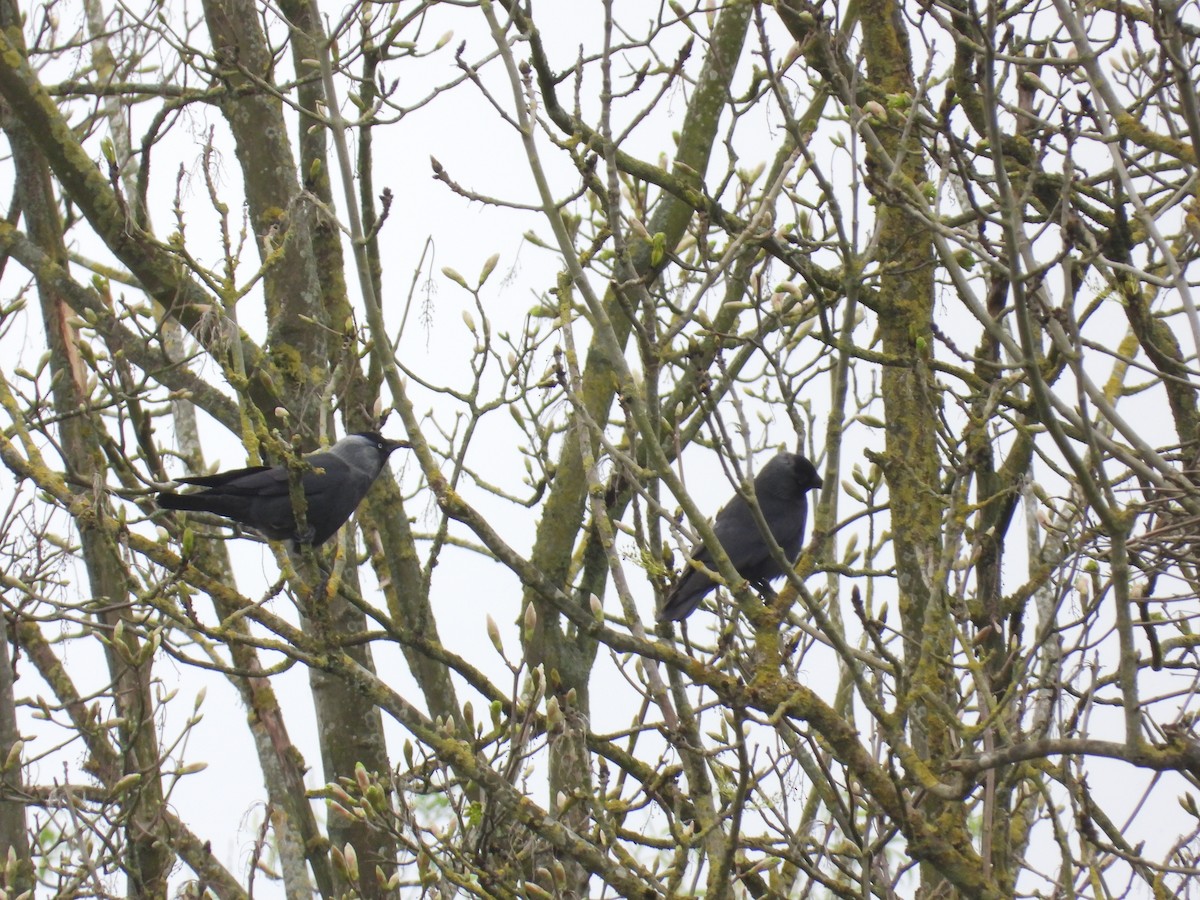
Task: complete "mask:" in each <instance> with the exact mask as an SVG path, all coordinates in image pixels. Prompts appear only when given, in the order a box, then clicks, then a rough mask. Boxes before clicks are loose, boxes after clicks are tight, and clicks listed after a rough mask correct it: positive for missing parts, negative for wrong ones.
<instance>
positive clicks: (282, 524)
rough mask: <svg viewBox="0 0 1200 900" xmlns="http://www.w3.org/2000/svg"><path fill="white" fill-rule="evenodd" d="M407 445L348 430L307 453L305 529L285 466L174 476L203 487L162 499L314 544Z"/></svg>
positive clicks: (348, 513) (173, 506)
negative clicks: (327, 445)
mask: <svg viewBox="0 0 1200 900" xmlns="http://www.w3.org/2000/svg"><path fill="white" fill-rule="evenodd" d="M407 446H409V445H408V443H407V442H406V441H389V440H388V439H387V438H384V437H381V436H380V435H379V434H378V433H376V432H374V431H364V432H359V433H357V434H351V435H347V436H346V437H344V438H342V439H341V440H340V441H338V442H337V443H336V444H334V445H333V446H332V447H330V448H329V449H328V450H322V451H320V452H318V453H310V454H308V455H307V456H305V457H304V462H305V463H307V464H308V466H309V467H310V468H309V470H308V471H306V472H304V473H303V474H302V475H301V476H300V484H301V486H302V487H303V488H304V497H305V499H306V500H307V503H308V510H307V512H306V513H305V519H306V521H307V529H306V530H305V531H304V533H297V532H298V529H297V526H296V516H295V512H294V511H293V510H292V498H291V495H290V493H289V483H288V468H287V466H250V467H249V468H246V469H234V470H232V471H229V472H218V473H217V474H216V475H199V476H194V477H190V478H179V479H176V480H177V481H181V482H183V483H184V484H193V485H197V486H199V487H202V488H205V490H203V491H196V492H195V493H189V494H174V493H162V494H159V495H158V505H159V506H161V507H162V508H164V509H186V510H198V511H201V512H209V513H215V514H216V515H218V516H224V517H225V518H227V519H233V520H234V521H235V522H240V523H241V524H242V525H248V526H249V527H250V528H253V529H254V530H255V531H257V532H259V533H260V534H262V535H263V536H264V537H266V538H269V539H271V540H274V541H283V540H288V539H290V540H292V541H293V542H294V543H295V544H296V546H297V547H299V546H300V545H302V544H312V545H313V546H314V547H316V546H319V545H321V544H323V543H325V542H326V541H327V540H329V539H330V538H331V537H333V535H334V533H335V532H336V531H337V530H338V529H339V528H341V527H342V525H344V524H345V523H346V520H347V519H349V518H350V516H351V514H352V513H353V512H354V510H356V509H357V508H358V504H359V503H361V502H362V499H363V497H365V496H366V495H367V490H368V489H369V488H370V487H371V485H372V484H373V483H374V481H375V479H376V478H378V477H379V473H380V472H382V471H383V467H384V464H385V463H387V459H388V457H389V456H390V455H391V453H392V451H393V450H395V449H397V448H398V447H407Z"/></svg>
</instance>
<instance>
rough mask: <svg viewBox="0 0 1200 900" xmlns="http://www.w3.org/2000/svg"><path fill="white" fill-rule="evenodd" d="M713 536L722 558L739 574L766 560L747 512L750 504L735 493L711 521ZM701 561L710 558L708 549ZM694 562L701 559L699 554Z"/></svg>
mask: <svg viewBox="0 0 1200 900" xmlns="http://www.w3.org/2000/svg"><path fill="white" fill-rule="evenodd" d="M713 533H714V534H716V536H717V540H719V541H720V542H721V546H722V547H723V548H724V550H725V555H726V556H728V557H729V561H730V562H731V563H733V567H734V568H735V569H737V570H738V571H739V572H742V571H744V570H745V569H748V568H752V567H753V566H755V565H757V564H759V563H761V562H762V561H763V560H764V559H766V558H767V556H768V553H767V547H766V543H765V542H764V541H763V539H762V534H761V533H760V532H759V530H758V523H757V522H755V521H754V514H753V513H751V512H750V504H748V503H747V502H746V501H745V499H744V498H743V497H742V496H741V495H740V494H739V495H737V496H735V497H734V498H733V499H732V500H730V501H729V502H728V503H726V504H725V505H724V506H723V507H722V508H721V511H720V512H718V513H717V517H716V519H714V520H713ZM702 552H703V553H704V554H705V556H704V558H705V559H712V556H711V554H710V553H709V552H708V548H707V547H705V548H704V549H703V551H702ZM696 558H697V559H701V557H700V556H699V555H697V556H696Z"/></svg>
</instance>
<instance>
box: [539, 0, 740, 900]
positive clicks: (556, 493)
mask: <svg viewBox="0 0 1200 900" xmlns="http://www.w3.org/2000/svg"><path fill="white" fill-rule="evenodd" d="M752 11H753V6H752V4H750V3H748V2H733V3H729V4H726V5H725V6H724V7H723V9H722V10H721V13H720V15H719V16H718V18H717V21H716V23H715V24H714V27H713V33H712V36H711V39H710V40H709V42H708V45H707V46H708V55H707V56H706V57H705V60H704V64H703V67H702V70H701V73H700V76H699V77H698V78H697V81H696V90H695V92H694V93H693V94H692V97H691V100H690V103H689V106H688V109H687V114H686V117H685V119H684V123H683V127H682V129H681V130H680V137H679V144H678V151H677V153H676V157H675V163H674V166H673V168H672V173H673V175H675V176H676V177H677V178H679V179H680V181H681V183H683V184H685V185H687V186H689V187H699V186H700V185H702V184H703V180H704V173H705V171H706V170H707V168H708V162H709V158H710V156H711V154H712V151H713V146H714V143H715V141H716V136H717V127H718V125H719V123H720V120H721V115H722V113H723V111H724V110H725V108H726V104H727V102H728V99H729V85H730V83H731V81H732V79H733V76H734V72H735V70H736V68H737V64H738V60H739V59H740V57H741V55H742V48H743V44H744V42H745V40H746V34H747V30H748V27H749V24H750V19H751V14H752ZM534 53H535V62H541V61H539V60H537V59H536V55H537V53H538V49H537V47H536V46H535V49H534ZM539 74H544V73H541V72H540V73H539ZM541 87H542V89H543V91H544V92H545V93H546V102H547V105H548V107H551V109H550V114H551V116H552V118H554V120H555V122H556V124H558V125H559V126H560V127H561V128H563V129H564V130H566V131H568V132H569V131H571V130H572V129H573V127H574V124H573V123H571V122H569V121H568V120H567V119H568V117H567V114H566V113H565V112H564V111H563V110H562V109H561V108H560V107H558V106H557V103H556V101H555V100H554V98H553V90H554V86H553V84H551V83H549V82H548V81H546V80H543V81H542V82H541ZM592 136H593V137H595V133H594V132H593V133H592ZM597 149H600V150H602V151H603V150H605V149H606V148H603V147H598V148H597ZM691 217H692V208H691V207H690V206H689V205H687V204H686V203H684V202H683V201H681V200H680V199H678V198H676V197H674V196H670V195H666V194H664V195H663V196H662V197H661V198H660V199H659V201H658V203H657V204H656V206H655V207H654V209H653V212H652V213H651V214H650V216H649V221H648V222H647V223H646V227H647V229H648V231H649V233H650V234H652V235H658V234H661V235H663V238H664V240H663V242H662V243H663V246H664V247H666V248H668V249H673V248H674V247H676V246H677V245H678V243H679V241H680V240H681V239H682V238H683V236H684V234H685V231H686V228H687V225H688V222H689V221H690V220H691ZM664 262H665V256H663V255H659V256H655V254H653V253H652V251H651V246H650V244H649V243H648V242H636V243H635V244H634V245H633V246H632V247H631V250H630V257H629V260H628V266H629V270H630V271H631V272H632V273H634V274H635V276H636V277H637V278H640V279H642V280H643V281H645V282H647V283H648V282H650V281H652V280H653V279H654V278H655V277H656V275H657V273H658V271H660V270H661V268H662V266H663V264H664ZM604 303H605V307H606V312H607V318H608V320H609V321H610V322H611V323H612V329H613V332H614V334H613V335H611V337H615V339H616V340H615V342H611V343H610V340H609V336H601V335H597V336H595V337H594V338H593V340H592V342H591V344H590V346H589V347H588V348H587V351H586V353H585V355H584V364H583V367H582V390H581V392H580V395H581V396H580V400H581V403H582V405H583V406H584V412H583V414H574V415H572V417H571V421H570V424H569V425H568V427H567V429H566V430H565V433H564V441H563V445H562V453H561V456H560V458H559V460H558V465H557V467H556V470H555V473H556V474H555V479H554V483H553V488H552V490H551V493H550V496H549V498H548V499H547V502H546V506H545V509H544V512H543V515H542V519H541V521H540V523H539V527H538V532H537V538H536V541H535V543H534V548H533V554H532V558H531V561H532V563H533V565H534V566H535V567H536V568H537V569H538V570H539V571H541V572H543V573H544V574H545V575H546V576H547V578H548V579H549V580H550V582H551V583H553V584H556V585H560V586H562V587H563V588H565V589H567V590H568V592H570V585H569V584H568V583H567V582H568V579H569V577H570V573H571V563H572V559H573V555H574V552H575V549H576V542H577V540H579V539H580V536H581V533H582V532H583V531H584V510H585V505H586V501H587V495H588V482H587V477H588V474H587V472H586V471H585V468H584V464H583V452H582V447H581V444H580V441H579V438H578V429H581V428H586V425H585V424H584V423H585V422H588V421H590V422H607V421H608V418H609V413H610V411H611V409H612V404H613V400H614V398H615V396H616V387H617V379H616V377H615V375H614V363H615V361H614V360H612V359H611V358H610V356H609V351H608V349H607V347H608V346H613V345H614V344H615V345H616V346H620V347H624V346H625V345H626V343H627V341H628V339H629V334H630V330H631V326H632V323H631V322H630V319H629V306H628V305H627V303H626V302H625V300H624V299H623V298H622V297H620V296H619V295H618V292H617V291H616V290H612V289H610V290H609V291H608V293H607V294H606V296H605V298H604ZM601 327H603V326H601ZM656 439H658V436H657V435H643V440H656ZM587 440H589V441H590V442H591V446H592V451H593V453H594V452H596V451H597V449H598V447H599V436H598V435H594V434H592V435H588V436H587ZM596 571H597V572H599V573H600V574H599V576H598V580H591V579H590V580H589V583H588V584H586V588H587V589H586V590H580V591H578V592H577V597H578V600H579V602H580V603H581V604H587V603H588V602H589V596H590V594H592V593H596V594H597V595H598V596H599V595H601V594H602V588H603V585H602V583H598V582H602V581H603V572H604V570H603V568H602V567H597V569H596ZM530 605H532V606H533V608H534V610H535V611H536V615H535V616H534V617H533V618H532V620H533V625H534V627H533V628H528V629H523V631H522V638H523V644H524V652H525V657H526V659H527V660H528V662H529V663H530V665H531V666H539V665H541V666H544V667H545V672H546V676H547V682H548V689H547V690H548V692H552V693H553V694H554V695H555V696H556V697H557V699H558V701H559V703H560V705H561V706H562V709H563V713H564V718H565V720H566V721H567V722H568V723H570V722H586V721H587V719H588V715H589V703H588V682H589V679H590V676H591V669H592V663H593V661H594V659H595V654H596V645H595V642H594V641H593V640H592V639H591V638H590V637H588V636H587V635H584V634H580V633H577V632H576V631H574V630H564V628H563V627H562V621H561V619H560V618H559V615H558V613H557V611H556V610H555V609H554V608H553V607H552V606H551V605H550V604H549V603H548V602H547V601H546V600H544V599H543V598H542V597H541V596H540V595H539V594H538V593H537V592H536V591H535V590H533V589H532V588H527V589H526V591H525V595H524V598H523V608H526V607H528V606H530ZM549 752H550V754H551V757H552V759H551V763H550V786H549V787H550V798H551V808H552V809H553V808H555V807H556V806H557V800H556V798H560V797H565V798H573V797H582V796H590V794H591V792H592V771H591V765H590V754H589V753H588V752H587V748H586V746H585V742H584V739H583V735H582V732H576V731H575V730H573V729H571V728H569V727H568V728H566V729H565V730H564V733H563V734H561V735H560V736H558V739H556V740H553V741H551V743H550V748H549ZM568 806H569V808H570V810H571V811H572V813H571V821H570V822H569V824H571V825H572V827H575V828H579V827H582V825H583V823H584V822H585V821H586V819H587V816H588V813H587V811H586V806H585V805H584V804H581V803H578V802H569V803H568ZM570 874H571V875H573V876H574V877H573V878H572V880H571V884H570V890H572V891H573V892H575V893H576V894H578V895H579V896H586V881H587V874H586V872H584V871H583V869H582V868H581V867H576V868H575V870H574V871H572V872H571V873H570Z"/></svg>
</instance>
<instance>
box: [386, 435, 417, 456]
mask: <svg viewBox="0 0 1200 900" xmlns="http://www.w3.org/2000/svg"><path fill="white" fill-rule="evenodd" d="M411 446H412V444H410V443H409V442H408V441H389V440H388V439H387V438H384V439H383V449H384V452H385V453H387V454H388V455H391V453H392V451H393V450H399V449H400V448H401V447H411Z"/></svg>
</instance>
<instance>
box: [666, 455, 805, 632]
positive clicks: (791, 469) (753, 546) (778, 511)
mask: <svg viewBox="0 0 1200 900" xmlns="http://www.w3.org/2000/svg"><path fill="white" fill-rule="evenodd" d="M819 487H821V476H820V475H818V474H817V470H816V469H815V468H813V464H812V463H811V462H809V461H808V460H807V459H805V458H804V457H803V456H801V455H800V454H798V453H780V454H779V455H778V456H776V457H775V458H774V459H772V460H771V461H770V462H769V463H767V464H766V465H765V466H763V468H762V471H761V472H759V473H758V475H757V477H755V479H754V497H755V499H756V500H757V501H758V508H759V509H760V510H762V514H763V519H764V520H765V521H766V523H767V526H768V527H769V528H770V530H771V536H772V537H774V538H775V542H776V543H777V544H779V546H780V547H781V548H782V549H783V555H784V556H786V557H787V558H788V559H789V560H792V561H794V560H795V559H796V557H798V556H799V555H800V546H801V545H802V544H803V543H804V522H805V520H806V519H807V518H808V498H807V496H806V495H807V494H808V492H809V491H810V490H812V489H813V488H819ZM713 532H714V533H715V534H716V536H717V540H719V541H720V542H721V546H722V547H723V548H724V550H725V554H726V555H727V556H728V557H729V561H730V562H731V563H733V567H734V568H735V569H737V571H738V574H739V575H741V576H742V577H743V578H745V579H746V580H747V581H749V582H750V583H751V584H753V585H754V586H755V587H756V588H758V589H759V590H760V591H763V592H764V593H770V591H771V589H770V587H769V582H771V581H774V580H775V579H776V578H780V577H782V576H783V574H784V573H783V570H782V569H780V568H779V566H778V565H776V563H775V560H773V559H772V558H771V554H770V552H769V551H768V550H767V542H766V541H765V540H764V539H763V535H762V532H761V531H760V530H759V527H758V523H757V522H755V521H754V515H753V514H752V513H751V512H750V505H749V504H748V503H747V502H746V500H745V498H743V497H742V496H741V495H740V494H738V495H735V496H734V498H733V499H732V500H730V501H729V502H728V503H727V504H725V506H724V507H723V508H722V509H721V511H720V512H719V513H717V518H716V521H714V522H713ZM691 558H692V560H694V561H695V562H699V563H702V564H704V565H705V566H706V567H708V568H709V569H715V568H716V567H715V566H714V565H713V558H712V554H711V553H710V552H709V551H708V547H706V546H704V545H701V546H699V547H697V548H696V549H694V550H693V551H692V557H691ZM715 586H716V583H715V582H714V581H713V580H712V579H711V578H709V577H708V576H707V575H705V574H704V573H703V572H702V571H700V570H699V569H696V568H693V567H692V566H691V565H688V567H687V568H686V570H685V571H684V573H683V575H682V576H681V577H680V579H679V581H677V582H676V583H675V586H674V587H673V588H671V592H670V593H669V594H667V599H666V602H665V603H663V608H662V609H661V610H659V612H658V620H659V621H660V622H667V621H672V620H674V621H678V620H680V619H686V618H687V617H688V616H690V615H691V614H692V611H693V610H694V609H695V608H696V607H697V606H699V605H700V601H701V600H703V599H704V596H705V595H706V594H707V593H708V592H709V591H711V590H712V589H713V588H714V587H715Z"/></svg>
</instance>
